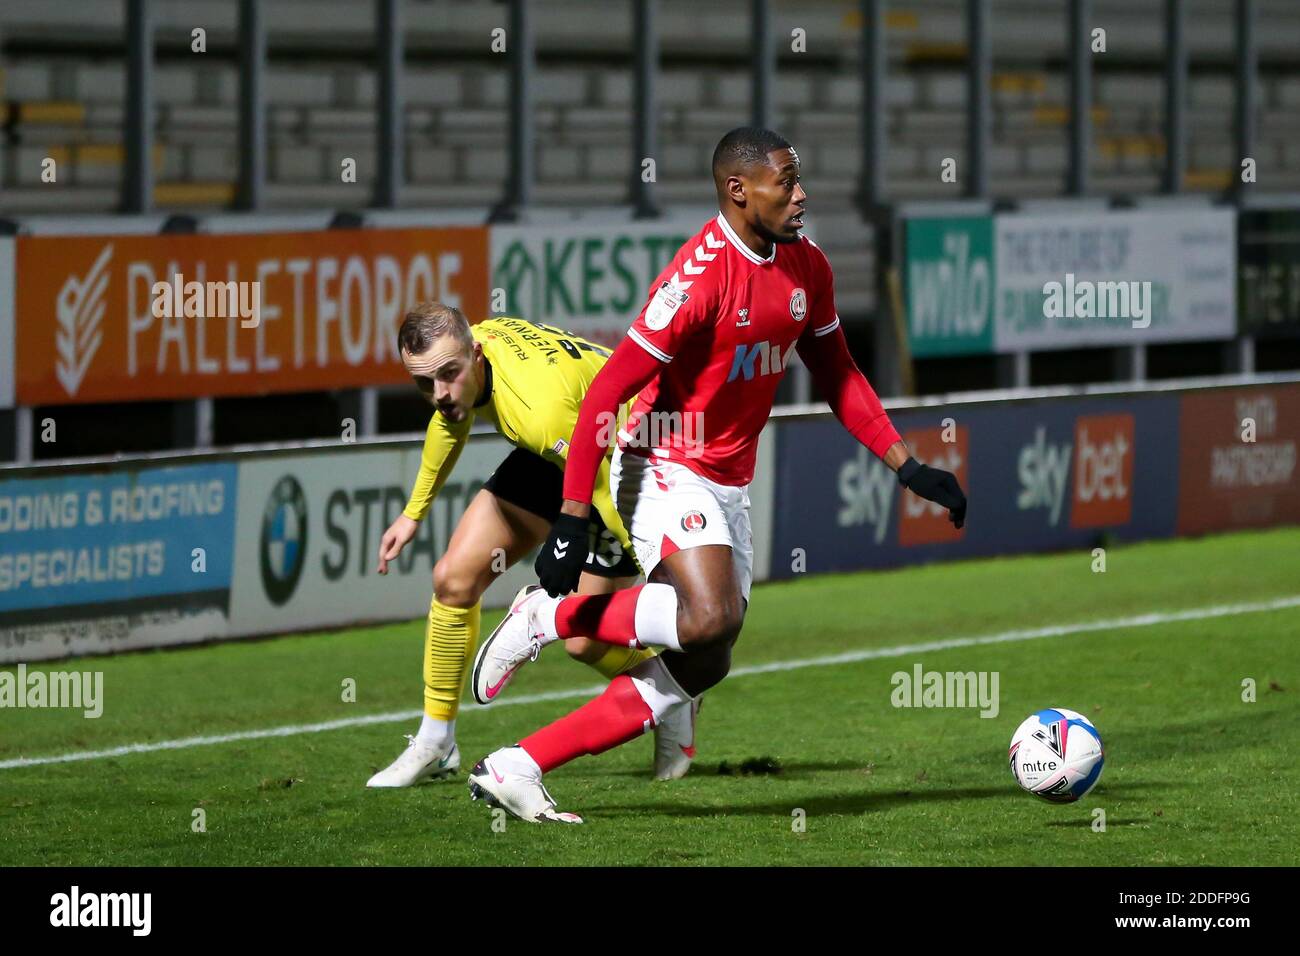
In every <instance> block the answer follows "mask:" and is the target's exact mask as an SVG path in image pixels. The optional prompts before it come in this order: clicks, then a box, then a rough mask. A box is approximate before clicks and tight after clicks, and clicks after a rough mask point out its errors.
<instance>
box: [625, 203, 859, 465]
mask: <svg viewBox="0 0 1300 956" xmlns="http://www.w3.org/2000/svg"><path fill="white" fill-rule="evenodd" d="M833 284H834V283H833V279H832V276H831V267H830V263H829V262H827V261H826V255H825V253H823V252H822V251H821V249H819V248H818V247H817V245H816V243H814V242H813V241H812V240H811V239H808V238H806V237H804V236H800V237H799V240H798V241H797V242H792V243H774V244H773V247H772V252H771V254H770V255H769V256H768V257H767V258H766V259H764V258H762V257H761V256H759V255H758V254H757V253H755V252H754V251H753V250H752V249H750V248H749V247H748V246H746V245H745V244H744V242H742V241H741V239H740V237H739V236H737V235H736V233H735V232H734V231H733V230H732V228H731V226H730V225H729V224H728V223H727V221H726V219H724V218H723V216H722V214H721V213H719V214H718V215H717V217H716V218H714V219H710V220H709V221H708V222H707V223H706V224H705V226H704V228H702V229H701V230H700V231H699V232H698V233H696V234H695V236H694V237H693V238H691V239H689V240H688V241H687V242H686V244H685V245H684V246H682V247H681V249H679V250H678V251H677V254H676V255H675V256H674V257H673V260H672V261H671V262H670V263H669V264H668V266H667V268H665V269H664V271H663V272H661V273H660V274H659V276H658V278H657V279H656V280H655V282H654V284H653V285H652V286H651V293H650V299H649V301H648V302H647V303H646V305H645V307H644V308H643V309H642V310H641V314H640V315H639V316H637V319H636V321H635V322H634V323H633V324H632V327H631V328H630V329H629V330H628V335H629V336H630V337H631V338H632V340H633V341H635V342H636V343H637V344H638V345H640V346H641V347H642V348H643V349H645V350H646V351H647V352H649V353H650V354H651V355H653V356H654V357H655V358H657V359H658V360H659V361H661V362H663V363H664V368H663V369H662V371H661V372H660V374H659V375H658V377H656V378H655V379H654V380H653V381H652V382H651V383H650V384H649V385H647V386H646V387H645V388H643V389H642V390H641V392H640V394H639V395H638V397H637V400H636V402H635V404H634V405H633V407H632V413H631V415H630V416H629V418H628V421H627V426H626V428H624V429H623V430H622V431H620V433H619V446H620V447H622V448H624V449H625V450H627V451H629V452H631V453H633V454H647V453H649V454H654V455H657V456H659V457H662V458H667V459H668V460H670V461H676V462H680V463H682V464H683V465H685V466H686V467H688V468H690V469H692V470H693V471H695V472H696V473H698V474H700V475H703V476H704V477H706V478H709V479H711V480H712V481H716V482H718V483H719V484H724V485H733V486H740V485H746V484H748V483H749V482H750V480H751V479H752V478H753V477H754V460H755V457H756V456H757V453H758V437H759V433H760V432H761V431H762V430H763V426H764V424H766V422H767V419H768V416H769V415H770V414H771V412H772V402H773V400H774V399H775V397H776V388H777V385H779V384H780V382H781V378H782V377H783V376H784V374H785V368H786V365H787V364H788V363H789V361H790V357H791V355H792V354H793V352H794V349H795V345H796V343H797V342H798V341H799V340H800V339H801V338H805V339H806V338H811V337H814V336H822V335H826V334H828V333H831V332H834V331H835V330H836V329H837V328H839V324H840V319H839V316H838V315H837V314H836V313H835V296H834V292H833ZM651 413H659V414H651Z"/></svg>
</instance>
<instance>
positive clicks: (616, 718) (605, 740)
mask: <svg viewBox="0 0 1300 956" xmlns="http://www.w3.org/2000/svg"><path fill="white" fill-rule="evenodd" d="M611 596H612V595H611ZM653 724H654V714H653V713H651V711H650V707H649V705H648V704H646V702H645V701H644V700H642V699H641V695H640V694H639V693H637V689H636V685H635V684H633V683H632V678H630V677H628V676H627V675H626V674H620V675H619V676H618V677H615V678H614V679H613V680H612V681H610V682H609V686H608V687H606V688H605V691H604V693H602V694H601V695H600V696H599V697H597V698H596V699H595V700H590V701H588V702H587V703H585V704H583V705H582V706H581V707H579V708H578V709H577V710H575V711H574V712H573V713H571V714H569V715H568V716H566V717H561V718H560V719H559V720H557V721H555V723H553V724H549V725H548V726H546V727H543V728H542V729H541V730H539V731H537V733H535V734H532V735H530V736H528V737H525V738H524V739H523V740H521V741H519V746H520V747H523V748H524V750H525V751H526V752H527V754H528V756H530V757H532V758H533V759H534V760H536V761H537V765H538V766H539V767H541V768H542V773H549V772H550V771H551V770H553V769H555V768H556V767H559V766H562V765H564V764H566V763H568V762H569V761H570V760H573V759H574V758H576V757H581V756H583V755H584V754H599V753H604V752H605V751H606V750H609V749H610V748H611V747H617V746H618V745H619V744H622V743H626V742H627V741H629V740H632V739H634V738H636V737H640V736H641V735H642V734H643V733H645V732H646V731H647V730H649V729H650V728H651V726H653Z"/></svg>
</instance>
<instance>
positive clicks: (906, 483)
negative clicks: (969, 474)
mask: <svg viewBox="0 0 1300 956" xmlns="http://www.w3.org/2000/svg"><path fill="white" fill-rule="evenodd" d="M898 483H899V484H900V485H902V486H903V487H904V488H906V489H908V490H909V491H911V492H912V493H913V494H917V495H920V496H921V497H922V498H925V499H927V500H929V501H933V502H934V503H935V504H938V505H942V506H943V507H945V508H947V509H948V520H949V521H951V522H952V523H953V526H954V527H957V528H960V527H961V526H962V525H963V524H965V523H966V495H965V493H964V492H963V491H962V490H961V485H959V484H957V476H956V475H954V474H953V473H952V472H951V471H943V470H942V469H940V468H931V467H930V466H929V465H923V464H921V463H920V462H919V461H917V460H916V459H915V458H908V459H907V461H905V462H903V464H902V467H900V468H899V469H898Z"/></svg>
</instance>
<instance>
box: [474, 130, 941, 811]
mask: <svg viewBox="0 0 1300 956" xmlns="http://www.w3.org/2000/svg"><path fill="white" fill-rule="evenodd" d="M713 179H714V185H715V187H716V189H717V195H718V205H719V209H720V211H719V213H718V215H717V216H716V217H715V218H713V219H710V220H709V221H708V222H707V223H705V224H704V226H703V228H701V229H700V231H699V232H697V233H696V234H695V236H694V237H692V238H691V239H689V240H687V242H686V244H685V245H683V246H682V247H681V249H679V250H678V252H677V254H676V255H675V256H674V257H673V260H672V262H670V263H669V265H668V266H667V268H666V269H664V271H663V272H662V273H661V274H660V276H659V277H658V278H657V279H656V280H655V283H654V285H653V287H652V288H651V290H650V295H649V300H648V301H647V303H646V305H645V307H644V308H643V309H642V311H641V314H640V315H639V316H638V317H637V320H636V321H635V322H634V323H633V324H632V327H631V328H630V329H629V330H628V334H627V337H626V338H625V339H624V340H623V341H622V342H621V343H620V344H619V346H618V348H617V349H616V350H615V351H614V354H613V355H612V356H611V357H610V359H609V361H608V362H607V363H606V364H605V366H604V368H603V369H602V370H601V371H600V373H599V374H598V375H597V376H596V378H595V380H594V381H593V382H592V384H591V387H590V388H589V390H588V391H587V393H586V396H585V397H584V399H583V402H582V409H581V412H580V414H579V416H578V420H577V424H576V425H575V427H574V430H573V436H572V439H571V441H570V446H569V458H568V465H567V467H566V469H565V472H564V504H563V506H562V508H561V513H560V515H559V517H558V518H557V519H556V521H555V524H554V525H553V527H552V529H551V533H550V535H549V537H548V538H547V540H546V543H545V544H544V545H543V546H542V550H541V553H540V555H539V556H538V559H537V565H536V568H537V572H538V578H539V580H540V581H541V586H540V587H538V586H536V585H533V586H529V587H527V588H524V589H523V590H521V591H520V592H519V594H518V595H517V596H516V597H515V600H514V602H513V604H512V605H511V608H510V611H509V613H507V615H506V617H505V619H504V620H503V621H502V623H501V624H500V625H499V626H498V628H497V629H496V631H494V632H493V633H492V635H491V636H489V638H488V640H486V641H484V642H483V645H482V646H481V647H480V648H479V652H478V657H477V660H476V662H475V667H474V675H475V677H474V679H475V682H476V690H477V684H478V683H479V682H482V683H484V684H485V685H487V686H498V685H499V686H502V687H503V686H504V683H503V682H505V681H508V680H509V679H510V678H511V677H512V676H513V675H514V674H515V673H516V672H517V671H518V669H519V668H520V667H522V666H523V665H524V664H525V663H527V662H528V661H530V660H534V659H536V657H537V654H538V652H539V651H540V650H541V649H542V648H543V647H545V646H546V645H547V644H550V643H553V642H555V641H557V640H561V639H563V638H566V637H569V636H570V635H583V636H586V637H588V638H593V639H595V640H599V641H605V642H608V643H611V644H619V645H622V646H624V647H628V646H630V647H649V646H653V645H658V646H660V647H662V648H663V649H664V650H663V652H662V653H661V654H659V655H658V656H656V657H654V658H651V659H649V660H647V661H645V662H644V663H642V664H639V665H637V667H635V668H633V669H632V670H631V671H629V672H628V673H626V674H624V675H622V676H619V677H617V678H615V679H614V680H613V681H612V682H611V683H610V685H609V687H608V688H607V689H606V690H605V692H604V693H602V694H601V695H600V696H599V697H597V698H595V699H594V700H592V701H590V702H588V703H587V704H585V705H583V706H582V707H580V708H579V709H578V710H576V711H574V712H573V713H571V714H569V715H568V716H566V717H563V718H561V719H560V720H557V721H555V722H554V723H552V724H550V725H549V726H547V727H544V728H542V729H541V730H539V731H537V732H536V733H534V734H532V735H531V736H528V737H525V738H524V739H523V740H521V741H520V742H519V744H517V745H516V746H513V747H504V748H502V749H500V750H497V751H495V752H493V753H491V754H489V755H488V756H487V757H485V758H483V759H482V760H480V761H479V762H478V764H477V765H476V766H475V768H474V770H473V771H472V772H471V774H470V790H471V793H472V794H473V795H474V796H475V797H476V798H485V799H487V800H488V802H489V803H491V804H493V805H498V806H501V807H504V808H505V809H506V810H507V811H509V812H510V813H512V814H513V815H515V816H517V817H519V818H520V819H524V820H529V821H536V822H541V821H558V822H566V823H580V822H581V819H580V818H579V817H578V816H576V815H575V814H572V813H561V812H559V811H557V810H556V806H555V801H554V800H553V799H552V798H551V796H550V794H549V793H548V792H547V791H546V788H545V787H544V786H543V785H542V774H543V773H546V772H548V771H550V770H551V769H553V768H555V767H558V766H561V765H562V764H565V763H567V762H569V761H570V760H573V759H574V758H575V757H579V756H582V755H584V754H597V753H601V752H603V751H605V750H608V749H610V748H611V747H615V746H617V745H619V744H621V743H624V742H626V741H628V740H631V739H633V738H634V737H637V736H639V735H641V734H642V733H645V732H646V731H647V730H649V729H650V728H651V727H654V726H655V725H656V724H657V723H658V722H659V721H660V720H662V719H663V717H664V715H665V714H666V713H668V712H669V711H671V710H674V709H675V708H678V707H696V706H697V701H698V698H699V696H700V694H702V693H703V692H704V691H706V690H708V689H709V688H710V687H712V686H713V685H715V684H717V683H718V682H719V681H720V680H722V679H723V677H725V676H726V674H727V671H728V669H729V667H730V664H731V648H732V645H733V644H734V643H735V641H736V638H737V637H738V636H739V634H740V628H741V624H742V622H743V621H744V616H745V610H746V607H747V606H748V602H749V591H750V584H751V582H752V580H753V550H752V543H751V534H750V524H749V497H748V494H747V487H748V485H749V482H750V480H751V479H752V478H753V473H754V461H755V456H756V452H757V446H758V438H759V434H760V432H761V431H762V428H763V425H764V423H765V422H766V421H767V419H768V416H769V414H770V413H771V410H772V402H773V400H774V398H775V395H776V389H777V385H778V384H779V383H780V381H781V378H782V376H783V375H784V373H785V368H786V364H787V362H788V361H789V359H790V355H791V353H792V352H793V351H794V350H798V352H799V356H800V358H801V359H802V360H803V362H804V363H805V364H806V365H807V366H808V368H809V369H810V371H811V372H812V375H813V379H814V381H816V382H817V384H818V386H819V388H820V390H821V391H822V393H823V394H824V395H825V397H826V400H827V401H828V402H829V404H830V406H831V409H832V410H833V411H834V412H835V415H836V417H837V418H838V419H839V420H840V422H841V423H842V424H843V425H844V427H845V428H847V429H848V430H849V432H850V433H852V435H853V436H854V437H855V438H857V439H858V441H860V442H861V443H862V444H864V445H865V446H867V447H868V448H870V449H871V451H872V452H873V453H874V454H876V455H877V456H879V457H880V458H881V459H882V460H883V461H884V462H885V464H886V465H888V466H889V467H890V468H891V469H893V470H894V471H896V472H897V473H898V478H899V481H900V482H901V483H902V484H903V485H904V486H905V487H907V488H909V489H910V490H911V491H912V492H913V493H915V494H918V495H920V496H922V497H924V498H927V499H929V500H931V501H934V502H937V503H938V504H940V505H942V506H943V507H946V508H948V509H949V518H950V520H951V521H952V522H953V523H954V524H955V525H956V527H958V528H960V527H961V526H962V523H963V522H964V520H965V515H966V497H965V495H964V493H963V492H962V489H961V487H960V486H959V485H958V483H957V479H956V478H955V477H954V476H953V475H952V474H950V473H949V472H946V471H940V470H938V469H935V468H931V467H929V466H927V465H922V464H920V463H919V462H917V461H916V459H914V458H912V457H910V456H909V454H908V452H907V447H906V445H904V444H903V442H902V440H901V439H900V438H899V436H898V432H897V431H896V430H895V429H894V426H893V425H892V424H891V423H890V420H889V416H888V415H887V414H886V413H885V410H884V409H883V408H882V407H881V404H880V401H879V399H878V398H877V396H876V393H875V391H874V390H873V389H872V387H871V385H870V384H869V383H868V382H867V380H866V378H865V377H864V376H863V375H862V373H861V372H860V371H859V370H858V368H857V366H856V365H855V364H854V362H853V359H852V357H851V356H850V355H849V351H848V346H847V344H846V342H845V339H844V333H843V330H842V329H841V328H840V319H839V316H838V315H837V314H836V312H835V296H834V292H833V277H832V274H831V267H830V263H829V262H827V260H826V256H825V254H823V253H822V251H821V249H819V248H818V247H817V245H816V244H815V243H813V242H812V240H810V239H807V238H805V237H804V236H802V235H800V229H802V228H803V216H804V206H805V203H806V201H807V196H806V195H805V193H804V190H803V186H802V185H801V184H800V181H799V179H800V176H799V157H798V155H797V154H796V152H795V150H794V148H793V147H792V146H791V145H790V144H789V143H788V142H786V141H785V140H784V139H783V138H781V137H780V136H779V135H777V134H776V133H774V132H772V131H770V130H764V129H756V128H751V127H742V128H740V129H735V130H732V131H731V132H729V133H727V135H726V136H724V137H723V138H722V140H721V141H720V142H719V143H718V146H717V149H716V150H715V151H714V154H713ZM633 395H637V396H638V398H637V400H636V402H635V403H634V404H633V406H632V411H631V414H630V416H629V417H628V418H627V420H626V421H625V422H619V423H617V425H615V421H616V419H615V412H616V410H617V409H618V407H619V404H620V403H621V402H625V401H627V400H628V399H629V398H631V397H632V396H633ZM614 441H617V444H618V447H617V449H616V450H615V452H614V457H613V461H612V464H611V469H610V491H611V493H612V495H613V498H614V501H615V502H616V503H617V506H618V510H619V513H620V515H621V516H622V518H623V521H624V524H625V526H626V527H627V529H628V531H629V533H630V535H631V538H632V544H633V546H634V548H635V549H636V554H637V558H638V562H639V563H640V565H641V568H642V569H643V570H644V572H645V574H646V582H647V583H645V584H643V585H640V586H637V587H632V588H627V589H625V590H622V591H618V592H616V593H613V594H599V595H574V594H570V592H571V591H573V590H574V589H575V587H576V584H577V581H578V576H579V574H580V572H581V570H582V559H583V558H584V557H585V555H586V549H585V547H573V546H572V545H573V544H574V543H575V542H585V541H586V540H587V537H588V534H589V527H590V519H589V515H590V512H591V498H592V488H593V485H594V482H595V478H596V471H597V467H598V466H599V463H600V461H601V459H602V457H603V455H604V452H605V448H606V447H607V446H608V444H609V443H612V442H614Z"/></svg>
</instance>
